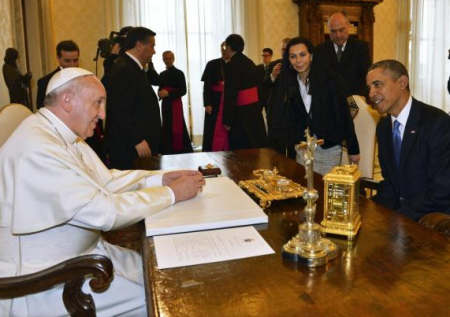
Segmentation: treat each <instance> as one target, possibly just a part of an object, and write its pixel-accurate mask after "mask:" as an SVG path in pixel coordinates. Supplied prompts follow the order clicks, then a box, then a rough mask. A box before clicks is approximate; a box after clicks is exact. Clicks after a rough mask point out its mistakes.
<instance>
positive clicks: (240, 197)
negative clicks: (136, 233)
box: [145, 177, 268, 236]
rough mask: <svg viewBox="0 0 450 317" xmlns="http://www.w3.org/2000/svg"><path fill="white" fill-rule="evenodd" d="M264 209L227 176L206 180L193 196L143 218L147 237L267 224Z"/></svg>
mask: <svg viewBox="0 0 450 317" xmlns="http://www.w3.org/2000/svg"><path fill="white" fill-rule="evenodd" d="M267 222H268V217H267V215H266V214H265V213H264V211H263V210H262V209H261V208H260V207H259V206H258V205H257V204H256V203H255V202H254V201H253V200H252V199H251V198H250V197H249V196H248V195H247V194H246V193H245V192H244V191H243V190H242V189H240V188H239V186H238V185H236V183H234V182H233V181H232V180H230V179H229V178H228V177H216V178H208V179H206V185H205V186H204V187H203V192H201V193H200V194H199V195H198V196H197V197H196V198H194V199H191V200H188V201H183V202H180V203H177V204H175V205H173V206H171V207H169V208H167V209H165V210H163V211H161V212H159V213H157V214H155V215H152V216H150V217H147V218H146V219H145V227H146V232H147V236H154V235H161V234H170V233H180V232H190V231H199V230H207V229H217V228H228V227H235V226H243V225H251V224H257V223H267Z"/></svg>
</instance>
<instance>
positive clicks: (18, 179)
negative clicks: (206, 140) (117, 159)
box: [0, 108, 173, 317]
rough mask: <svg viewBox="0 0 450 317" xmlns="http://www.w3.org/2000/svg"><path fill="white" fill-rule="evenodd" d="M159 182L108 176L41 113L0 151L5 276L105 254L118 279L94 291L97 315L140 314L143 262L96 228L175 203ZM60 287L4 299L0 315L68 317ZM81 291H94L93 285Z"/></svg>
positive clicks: (0, 253) (132, 174)
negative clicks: (107, 286)
mask: <svg viewBox="0 0 450 317" xmlns="http://www.w3.org/2000/svg"><path fill="white" fill-rule="evenodd" d="M161 180H162V177H161V174H158V175H155V174H154V173H152V172H147V171H116V170H108V169H107V168H106V167H105V165H104V164H103V163H102V162H101V161H100V160H99V158H98V157H97V155H96V154H95V153H94V152H93V151H92V150H91V149H90V148H89V146H88V145H86V143H85V142H84V141H83V140H81V139H79V138H78V137H77V136H76V135H75V134H74V133H73V132H72V131H71V130H70V129H69V128H68V127H67V126H66V125H64V124H63V123H62V122H61V121H60V120H59V119H58V118H57V117H56V116H55V115H53V113H51V112H50V111H49V110H48V109H46V108H41V109H40V110H39V112H37V113H36V114H34V115H32V116H30V117H29V118H27V119H26V120H25V121H24V122H23V123H22V124H21V125H20V126H19V128H18V129H17V130H16V131H15V132H14V133H13V135H12V136H11V137H10V138H9V140H8V141H7V142H6V143H5V144H4V145H3V147H1V148H0V182H1V183H0V276H1V277H9V276H17V275H24V274H28V273H33V272H36V271H40V270H42V269H45V268H48V267H50V266H52V265H55V264H57V263H60V262H61V261H64V260H67V259H70V258H74V257H77V256H80V255H85V254H102V255H106V256H108V257H109V258H110V259H111V260H112V262H113V264H114V280H113V282H112V284H111V286H110V288H109V289H108V290H107V291H106V292H105V293H102V294H96V293H92V296H93V297H94V300H95V305H96V308H97V316H108V317H109V316H117V315H120V314H123V313H125V315H126V316H133V312H135V313H136V312H137V311H140V312H141V313H142V311H143V310H142V306H143V305H145V294H144V290H143V277H142V261H141V257H140V256H139V255H138V254H137V253H136V252H134V251H131V250H127V249H123V248H120V247H117V246H113V245H111V244H108V243H106V242H105V241H103V240H102V239H101V237H100V232H99V230H112V229H118V228H121V227H125V226H127V225H130V224H132V223H135V222H137V221H139V220H141V219H143V218H144V217H145V216H147V215H150V214H153V213H156V212H158V211H160V210H161V209H163V208H166V207H167V206H169V205H171V204H172V202H173V196H172V195H173V194H172V193H171V191H170V189H169V188H167V187H163V186H155V185H161ZM62 289H63V286H60V287H57V288H54V289H52V290H49V291H46V292H43V293H40V294H37V295H31V296H26V297H22V298H17V299H13V300H2V301H0V316H21V317H23V316H45V317H50V316H66V315H67V311H66V309H65V307H64V304H63V301H62ZM84 290H86V291H90V290H89V285H88V283H85V285H84ZM139 309H141V310H139ZM144 311H145V310H144Z"/></svg>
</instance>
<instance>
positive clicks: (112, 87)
mask: <svg viewBox="0 0 450 317" xmlns="http://www.w3.org/2000/svg"><path fill="white" fill-rule="evenodd" d="M155 35H156V33H155V32H153V31H151V30H149V29H147V28H144V27H136V28H133V29H131V30H130V31H129V32H128V34H127V38H126V40H125V54H124V55H123V56H121V57H119V58H118V59H117V61H116V63H115V64H114V66H113V68H112V70H111V73H110V75H109V77H108V87H107V100H108V104H107V108H106V131H105V150H106V153H107V154H108V159H109V167H110V168H116V169H130V168H132V167H133V166H132V165H133V160H134V159H135V158H137V157H149V156H152V155H153V156H155V155H158V154H159V153H160V140H161V115H160V111H159V105H158V98H157V97H156V94H155V91H154V90H153V88H152V86H151V84H150V82H149V80H148V78H147V74H146V72H145V70H144V67H145V66H146V65H147V64H149V63H150V62H151V60H152V56H153V55H154V54H155ZM150 65H152V64H151V63H150ZM149 71H151V72H154V69H148V70H147V72H149Z"/></svg>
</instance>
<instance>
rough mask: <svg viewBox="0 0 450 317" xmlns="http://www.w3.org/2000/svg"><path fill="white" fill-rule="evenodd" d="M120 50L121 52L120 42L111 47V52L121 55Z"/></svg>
mask: <svg viewBox="0 0 450 317" xmlns="http://www.w3.org/2000/svg"><path fill="white" fill-rule="evenodd" d="M119 52H120V44H119V43H116V44H114V45H113V47H112V49H111V54H115V55H119Z"/></svg>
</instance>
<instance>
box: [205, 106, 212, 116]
mask: <svg viewBox="0 0 450 317" xmlns="http://www.w3.org/2000/svg"><path fill="white" fill-rule="evenodd" d="M205 112H206V113H207V114H212V106H206V107H205Z"/></svg>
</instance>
